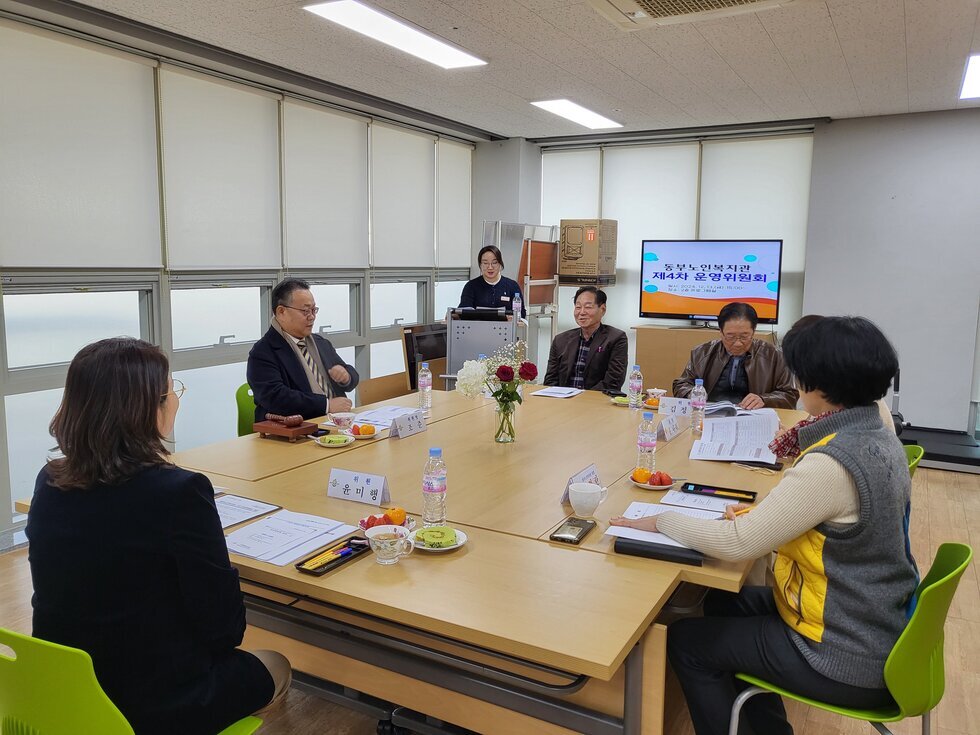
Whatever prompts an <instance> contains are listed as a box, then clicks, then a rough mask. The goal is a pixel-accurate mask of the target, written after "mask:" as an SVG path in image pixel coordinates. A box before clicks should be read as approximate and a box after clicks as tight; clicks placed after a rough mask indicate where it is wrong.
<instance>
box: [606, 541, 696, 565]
mask: <svg viewBox="0 0 980 735" xmlns="http://www.w3.org/2000/svg"><path fill="white" fill-rule="evenodd" d="M613 548H614V549H615V550H616V553H617V554H630V555H631V556H645V557H647V558H649V559H660V560H661V561H674V562H677V563H678V564H691V565H693V566H696V567H699V566H701V565H702V563H703V562H704V554H702V553H701V552H700V551H695V550H694V549H683V548H681V547H679V546H668V545H666V544H655V543H652V542H650V541H637V540H636V539H632V538H623V537H621V536H620V537H618V538H617V539H616V543H615V544H614V546H613Z"/></svg>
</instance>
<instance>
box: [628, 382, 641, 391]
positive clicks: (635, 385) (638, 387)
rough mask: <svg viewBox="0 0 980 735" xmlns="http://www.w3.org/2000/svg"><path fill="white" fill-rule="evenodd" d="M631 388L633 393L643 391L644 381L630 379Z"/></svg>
mask: <svg viewBox="0 0 980 735" xmlns="http://www.w3.org/2000/svg"><path fill="white" fill-rule="evenodd" d="M630 390H631V391H632V392H633V393H639V392H640V391H642V390H643V381H641V380H631V381H630Z"/></svg>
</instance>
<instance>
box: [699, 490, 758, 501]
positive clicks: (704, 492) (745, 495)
mask: <svg viewBox="0 0 980 735" xmlns="http://www.w3.org/2000/svg"><path fill="white" fill-rule="evenodd" d="M694 492H695V493H696V494H698V495H720V496H721V497H723V498H738V499H739V500H749V501H751V500H753V499H754V498H753V497H752V496H751V495H749V494H748V493H740V492H738V491H732V492H729V491H727V490H712V489H711V488H703V489H701V490H695V491H694Z"/></svg>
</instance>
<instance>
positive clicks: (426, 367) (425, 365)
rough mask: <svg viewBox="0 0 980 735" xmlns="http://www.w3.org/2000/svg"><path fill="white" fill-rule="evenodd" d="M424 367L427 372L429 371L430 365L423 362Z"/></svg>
mask: <svg viewBox="0 0 980 735" xmlns="http://www.w3.org/2000/svg"><path fill="white" fill-rule="evenodd" d="M422 367H423V368H425V369H426V370H428V369H429V363H427V362H423V363H422Z"/></svg>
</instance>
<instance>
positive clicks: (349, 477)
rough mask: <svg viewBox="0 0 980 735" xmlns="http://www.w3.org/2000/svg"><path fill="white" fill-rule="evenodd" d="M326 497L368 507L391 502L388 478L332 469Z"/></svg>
mask: <svg viewBox="0 0 980 735" xmlns="http://www.w3.org/2000/svg"><path fill="white" fill-rule="evenodd" d="M327 497H329V498H339V499H340V500H353V501H354V502H355V503H367V504H368V505H387V504H389V503H390V502H391V494H390V493H389V492H388V478H387V477H385V476H384V475H372V474H369V473H367V472H351V471H350V470H341V469H337V468H334V469H332V470H330V479H329V480H328V481H327Z"/></svg>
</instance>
